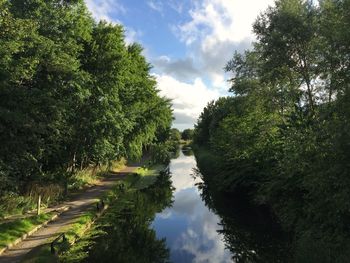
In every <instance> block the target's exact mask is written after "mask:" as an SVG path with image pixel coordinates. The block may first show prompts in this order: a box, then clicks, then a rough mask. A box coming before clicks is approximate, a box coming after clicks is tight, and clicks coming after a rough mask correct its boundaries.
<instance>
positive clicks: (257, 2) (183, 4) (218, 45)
mask: <svg viewBox="0 0 350 263" xmlns="http://www.w3.org/2000/svg"><path fill="white" fill-rule="evenodd" d="M273 2H274V1H273V0H86V3H87V5H88V7H89V9H90V11H91V12H92V14H93V16H94V17H95V18H96V19H97V20H99V19H104V20H107V21H109V22H113V23H120V24H122V25H124V27H125V29H126V37H127V41H128V42H130V43H131V42H139V43H140V44H142V45H143V47H144V48H145V51H144V54H145V56H146V57H147V59H148V61H149V62H150V63H151V64H152V65H153V66H154V67H153V69H152V74H154V76H155V77H156V79H157V81H158V86H159V89H160V90H161V94H162V95H164V96H166V97H168V98H170V99H172V101H173V109H174V115H175V118H176V120H175V121H174V127H176V128H179V129H180V130H183V129H185V128H191V127H193V125H194V123H195V122H196V120H197V118H198V116H199V114H200V112H201V111H202V109H203V107H204V106H205V105H206V104H207V103H208V102H209V101H211V100H214V99H217V98H218V97H220V96H225V95H228V93H227V90H228V87H229V85H228V83H227V78H228V76H227V75H226V74H225V72H224V70H223V67H224V66H225V64H226V62H227V61H228V60H229V59H230V58H231V57H232V55H233V53H234V51H235V50H238V51H243V50H245V49H249V48H250V46H251V42H252V41H253V40H254V35H253V34H252V30H251V28H252V27H251V25H252V23H253V22H254V20H255V18H256V17H257V16H258V15H259V13H261V12H262V11H264V10H265V9H266V8H267V7H268V6H269V5H272V4H273Z"/></svg>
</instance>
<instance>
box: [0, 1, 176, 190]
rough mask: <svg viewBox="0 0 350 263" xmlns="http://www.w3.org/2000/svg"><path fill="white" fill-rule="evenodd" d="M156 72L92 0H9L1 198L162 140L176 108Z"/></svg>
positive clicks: (0, 30) (0, 117) (4, 11)
mask: <svg viewBox="0 0 350 263" xmlns="http://www.w3.org/2000/svg"><path fill="white" fill-rule="evenodd" d="M150 69H151V66H150V64H149V63H148V62H147V61H146V59H145V57H144V56H143V55H142V47H141V46H140V45H138V44H130V45H128V44H126V43H125V36H124V30H123V28H122V26H120V25H115V24H111V23H106V22H95V21H94V20H93V19H92V17H91V14H90V13H89V12H88V10H87V7H86V6H85V3H84V1H83V0H74V1H67V0H64V1H62V0H45V1H44V0H28V1H22V0H0V145H1V147H0V195H2V194H4V193H6V192H15V193H21V192H23V191H24V190H25V188H26V186H27V185H28V183H30V182H33V181H35V182H38V183H43V184H46V183H48V182H50V181H59V180H62V181H64V180H66V178H68V177H69V176H70V175H71V174H74V173H75V171H76V170H77V169H82V168H85V167H88V166H96V165H99V164H106V163H108V162H110V161H112V160H115V159H118V158H121V157H127V158H138V157H140V156H141V155H142V152H143V149H145V148H150V147H152V146H159V145H163V144H164V143H165V142H166V141H167V139H168V137H169V134H170V127H171V123H172V118H173V117H172V110H171V105H170V102H169V100H167V99H166V98H163V97H161V96H160V95H159V93H158V90H157V88H156V81H155V79H154V78H153V77H152V76H151V75H150Z"/></svg>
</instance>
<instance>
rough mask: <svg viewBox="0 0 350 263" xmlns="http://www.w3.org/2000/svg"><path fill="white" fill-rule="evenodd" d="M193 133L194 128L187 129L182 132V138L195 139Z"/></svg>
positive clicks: (186, 139)
mask: <svg viewBox="0 0 350 263" xmlns="http://www.w3.org/2000/svg"><path fill="white" fill-rule="evenodd" d="M193 134H194V130H193V129H185V130H183V132H182V133H181V139H183V140H185V141H191V140H193Z"/></svg>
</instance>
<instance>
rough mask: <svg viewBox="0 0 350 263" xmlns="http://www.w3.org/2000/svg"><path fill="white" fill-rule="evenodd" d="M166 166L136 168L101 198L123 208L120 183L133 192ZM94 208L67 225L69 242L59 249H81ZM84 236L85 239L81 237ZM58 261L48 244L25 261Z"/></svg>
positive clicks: (145, 184)
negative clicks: (120, 197)
mask: <svg viewBox="0 0 350 263" xmlns="http://www.w3.org/2000/svg"><path fill="white" fill-rule="evenodd" d="M165 168H166V166H165V165H152V166H150V167H140V168H138V169H136V171H135V174H130V175H128V176H127V178H126V179H125V180H124V181H119V182H118V183H117V184H116V186H115V188H114V189H113V190H111V191H108V192H106V193H105V194H104V195H103V196H102V197H101V198H102V199H103V200H104V201H105V204H109V203H110V202H117V203H114V206H118V207H120V209H122V208H123V207H125V202H123V201H121V200H119V202H118V201H116V200H118V196H119V194H120V189H119V185H120V184H123V185H124V186H125V191H131V192H133V191H137V190H140V189H143V188H147V187H149V186H150V185H152V184H153V183H154V182H155V181H156V179H157V176H158V175H159V173H160V172H161V171H163V170H164V169H165ZM94 208H95V207H93V208H92V209H91V210H89V211H87V212H86V213H85V214H83V215H82V216H80V217H79V218H78V219H77V220H76V222H75V223H73V224H71V225H69V226H67V227H66V229H64V230H63V232H65V233H66V238H67V242H66V243H61V244H60V245H59V246H57V248H58V250H59V251H61V252H62V251H67V250H70V251H74V250H79V246H81V245H84V236H85V235H89V234H86V229H87V226H88V224H90V223H91V222H92V221H93V220H94V218H95V216H96V210H95V209H94ZM88 232H89V231H88ZM82 237H83V240H81V239H80V238H82ZM77 239H79V240H80V242H78V243H79V245H74V246H71V245H70V244H71V243H73V242H75V241H76V240H77ZM73 254H74V253H73ZM78 256H79V255H78ZM71 260H73V259H71ZM56 261H57V257H56V256H54V255H52V254H51V253H50V250H49V246H48V245H46V246H43V247H41V248H40V249H38V250H37V251H35V252H33V253H30V256H28V257H26V259H25V260H24V261H23V262H24V263H42V262H56Z"/></svg>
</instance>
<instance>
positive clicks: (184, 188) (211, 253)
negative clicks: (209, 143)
mask: <svg viewBox="0 0 350 263" xmlns="http://www.w3.org/2000/svg"><path fill="white" fill-rule="evenodd" d="M196 167H197V166H196V160H195V158H194V156H192V155H188V154H187V156H186V155H184V154H183V152H181V151H180V155H179V157H177V158H176V159H173V160H172V161H171V163H170V172H171V180H172V183H173V186H174V188H175V190H174V193H173V201H174V202H173V205H172V206H171V207H169V208H166V209H165V210H163V211H162V212H161V213H158V214H157V215H156V218H155V220H154V222H153V224H152V228H153V229H154V230H155V231H156V234H157V238H159V239H161V238H166V244H167V246H168V248H169V249H170V260H171V262H174V263H177V262H179V263H180V262H181V263H186V262H215V263H221V262H232V260H231V257H232V256H231V254H230V252H229V251H228V250H227V249H225V243H224V242H223V236H222V235H221V234H219V233H218V232H217V231H218V230H221V229H222V227H221V226H220V225H219V223H220V219H219V217H218V216H217V215H216V214H214V213H213V212H212V211H210V210H209V209H208V208H207V207H206V206H205V203H204V202H203V200H202V199H201V196H200V190H199V189H198V187H197V185H196V184H197V183H201V182H202V180H201V179H200V178H199V177H198V176H194V174H195V173H194V169H196Z"/></svg>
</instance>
